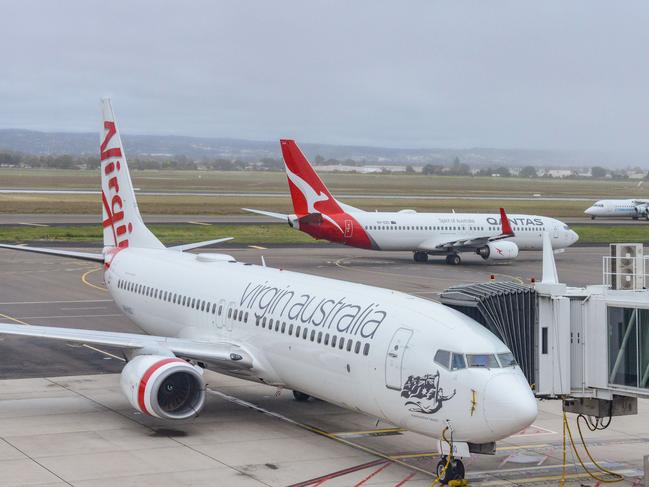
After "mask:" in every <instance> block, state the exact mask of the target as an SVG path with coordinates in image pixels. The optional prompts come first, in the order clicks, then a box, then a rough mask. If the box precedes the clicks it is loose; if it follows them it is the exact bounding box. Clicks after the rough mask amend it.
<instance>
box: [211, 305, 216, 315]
mask: <svg viewBox="0 0 649 487" xmlns="http://www.w3.org/2000/svg"><path fill="white" fill-rule="evenodd" d="M215 312H216V303H212V314H214V313H215Z"/></svg>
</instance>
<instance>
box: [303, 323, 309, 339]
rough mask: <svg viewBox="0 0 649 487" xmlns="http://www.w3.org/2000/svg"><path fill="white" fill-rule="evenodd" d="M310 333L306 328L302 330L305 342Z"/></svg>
mask: <svg viewBox="0 0 649 487" xmlns="http://www.w3.org/2000/svg"><path fill="white" fill-rule="evenodd" d="M308 333H309V330H308V329H307V327H306V326H305V327H304V329H303V330H302V339H303V340H306V336H307V334H308Z"/></svg>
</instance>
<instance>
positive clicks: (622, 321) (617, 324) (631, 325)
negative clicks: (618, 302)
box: [608, 307, 649, 389]
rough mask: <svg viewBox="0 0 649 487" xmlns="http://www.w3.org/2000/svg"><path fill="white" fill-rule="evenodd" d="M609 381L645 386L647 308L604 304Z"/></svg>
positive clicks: (648, 369)
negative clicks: (605, 305) (606, 312)
mask: <svg viewBox="0 0 649 487" xmlns="http://www.w3.org/2000/svg"><path fill="white" fill-rule="evenodd" d="M608 364H609V365H608V367H609V368H608V370H609V383H610V384H616V385H623V386H630V387H640V388H643V389H649V309H638V308H615V307H609V308H608Z"/></svg>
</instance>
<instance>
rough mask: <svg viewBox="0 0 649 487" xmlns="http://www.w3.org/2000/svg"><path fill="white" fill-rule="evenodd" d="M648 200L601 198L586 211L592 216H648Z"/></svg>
mask: <svg viewBox="0 0 649 487" xmlns="http://www.w3.org/2000/svg"><path fill="white" fill-rule="evenodd" d="M648 205H649V202H648V201H647V200H634V199H628V200H599V201H597V202H595V203H593V205H592V206H591V207H589V208H588V209H586V211H584V213H585V214H586V215H588V216H590V217H591V218H595V217H626V218H639V217H647V216H648V212H647V206H648Z"/></svg>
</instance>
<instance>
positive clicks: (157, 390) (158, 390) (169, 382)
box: [120, 355, 205, 419]
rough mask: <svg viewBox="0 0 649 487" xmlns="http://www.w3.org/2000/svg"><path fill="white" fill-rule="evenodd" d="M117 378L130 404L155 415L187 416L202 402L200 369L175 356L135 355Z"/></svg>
mask: <svg viewBox="0 0 649 487" xmlns="http://www.w3.org/2000/svg"><path fill="white" fill-rule="evenodd" d="M120 382H121V385H122V390H123V391H124V394H126V397H127V398H128V400H129V402H130V403H131V405H132V406H133V407H134V408H135V409H137V410H138V411H140V412H142V413H144V414H148V415H149V416H155V417H156V418H161V419H188V418H191V417H193V416H196V415H197V414H198V413H199V412H200V410H201V409H202V408H203V406H204V404H205V382H204V381H203V370H202V369H201V368H200V367H195V366H193V365H191V364H189V363H188V362H186V361H184V360H182V359H179V358H177V357H164V356H162V355H138V356H136V357H135V358H133V360H131V361H129V362H128V363H127V364H126V366H125V367H124V369H123V370H122V375H121V378H120Z"/></svg>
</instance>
